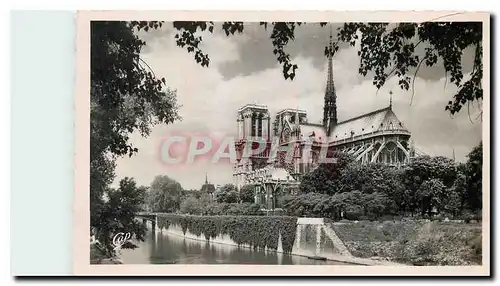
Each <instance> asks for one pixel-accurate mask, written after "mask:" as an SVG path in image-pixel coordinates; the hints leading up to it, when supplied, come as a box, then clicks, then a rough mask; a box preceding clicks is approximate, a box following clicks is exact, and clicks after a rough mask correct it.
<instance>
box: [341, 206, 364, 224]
mask: <svg viewBox="0 0 500 286" xmlns="http://www.w3.org/2000/svg"><path fill="white" fill-rule="evenodd" d="M344 217H345V218H346V219H348V220H360V219H361V218H362V217H363V209H362V208H361V207H360V206H358V205H352V206H349V207H347V208H346V211H345V213H344Z"/></svg>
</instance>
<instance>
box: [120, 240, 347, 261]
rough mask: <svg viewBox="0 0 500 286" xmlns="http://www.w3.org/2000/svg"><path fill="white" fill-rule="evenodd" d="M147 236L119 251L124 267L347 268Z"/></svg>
mask: <svg viewBox="0 0 500 286" xmlns="http://www.w3.org/2000/svg"><path fill="white" fill-rule="evenodd" d="M149 234H150V235H149V236H148V237H147V238H146V240H145V241H144V242H136V243H137V244H138V245H139V248H136V249H133V250H132V249H123V250H120V251H121V254H120V255H119V256H120V259H121V260H122V262H123V263H124V264H174V263H175V264H302V265H306V264H317V265H346V263H342V262H336V261H320V260H313V259H309V258H307V257H302V256H295V255H285V254H282V253H276V252H271V251H267V252H266V251H263V250H252V249H249V248H245V247H237V246H231V245H224V244H216V243H212V244H208V243H207V242H203V241H197V240H192V239H186V238H184V237H182V236H178V235H175V234H165V233H163V234H157V235H155V236H154V235H151V232H149Z"/></svg>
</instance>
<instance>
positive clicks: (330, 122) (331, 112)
mask: <svg viewBox="0 0 500 286" xmlns="http://www.w3.org/2000/svg"><path fill="white" fill-rule="evenodd" d="M334 51H335V47H334V44H333V35H332V30H331V26H330V43H329V45H328V47H327V48H325V55H326V56H327V57H328V74H327V80H326V89H325V106H324V111H323V126H324V128H325V130H326V132H327V134H328V135H330V134H331V132H332V130H333V128H334V127H335V125H337V94H336V92H335V84H334V82H333V53H334Z"/></svg>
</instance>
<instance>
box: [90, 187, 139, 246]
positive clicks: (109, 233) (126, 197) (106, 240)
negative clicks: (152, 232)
mask: <svg viewBox="0 0 500 286" xmlns="http://www.w3.org/2000/svg"><path fill="white" fill-rule="evenodd" d="M146 189H147V188H146V187H137V185H136V183H135V181H134V180H133V179H132V178H124V179H122V180H121V181H120V186H119V187H118V189H112V188H109V189H107V190H106V192H105V193H106V196H107V200H106V202H105V203H104V204H103V205H102V207H101V208H99V213H97V214H96V215H97V216H98V217H99V218H100V220H99V222H100V223H101V224H97V225H95V232H94V234H95V235H96V238H97V240H98V241H99V242H100V243H101V244H102V246H103V250H104V251H105V253H106V255H107V256H112V255H113V254H114V250H113V248H114V245H113V244H112V240H113V236H114V235H115V234H116V233H119V232H123V233H127V232H130V233H132V234H134V236H135V238H136V239H138V240H143V239H144V236H145V234H146V227H145V226H144V225H143V224H142V223H140V222H138V221H136V220H135V219H134V217H135V214H136V213H137V212H139V211H140V210H141V205H142V204H143V203H144V198H145V192H146ZM127 245H128V246H129V247H132V248H135V247H136V246H135V245H134V244H131V243H129V244H127Z"/></svg>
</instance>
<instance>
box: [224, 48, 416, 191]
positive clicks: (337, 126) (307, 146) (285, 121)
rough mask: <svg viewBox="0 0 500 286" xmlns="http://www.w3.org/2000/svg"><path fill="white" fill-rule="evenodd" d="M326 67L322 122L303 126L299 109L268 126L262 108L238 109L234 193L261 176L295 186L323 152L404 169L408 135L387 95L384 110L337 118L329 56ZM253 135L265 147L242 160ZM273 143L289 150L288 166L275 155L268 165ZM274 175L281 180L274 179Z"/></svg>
mask: <svg viewBox="0 0 500 286" xmlns="http://www.w3.org/2000/svg"><path fill="white" fill-rule="evenodd" d="M331 48H332V46H331V40H330V49H331ZM327 64H328V73H327V80H326V89H325V97H324V110H323V121H322V124H315V123H310V122H308V118H307V112H306V111H305V110H300V109H283V110H281V111H279V112H277V114H276V116H275V118H274V120H273V121H272V122H271V116H270V113H269V111H268V109H267V107H266V106H265V105H257V104H247V105H245V106H243V107H241V108H240V109H238V113H237V120H236V121H237V126H238V128H237V129H238V130H237V131H238V133H237V134H238V135H237V138H236V141H235V149H236V153H237V162H236V163H235V165H234V170H233V177H234V180H235V184H236V186H237V187H238V189H240V188H241V187H242V186H243V185H245V184H254V183H255V182H256V177H259V176H261V177H262V175H259V174H261V173H262V174H266V175H265V176H267V177H269V178H270V179H273V180H277V181H283V182H289V183H291V184H294V183H295V184H296V183H298V182H299V181H300V177H301V175H302V174H304V173H307V172H310V171H311V170H313V169H314V168H315V167H316V166H317V165H318V158H319V155H320V152H321V150H322V149H326V150H328V151H341V152H346V153H349V154H351V155H353V156H354V157H355V158H356V160H357V161H359V162H361V163H368V162H377V163H384V164H390V165H394V166H401V165H404V164H406V163H408V162H409V160H410V159H411V158H412V157H413V156H415V150H414V148H413V144H412V140H411V133H410V131H408V129H407V128H406V127H405V126H404V124H403V123H402V122H401V121H400V120H399V119H398V117H397V116H396V114H395V113H394V110H393V108H392V95H391V101H390V103H389V104H388V106H387V107H385V108H382V109H379V110H374V111H372V112H369V113H366V114H362V115H359V116H356V117H353V118H347V119H339V118H337V94H336V91H335V84H334V80H333V59H332V55H329V56H328V63H327ZM252 137H253V138H255V137H259V138H261V140H263V141H265V142H266V144H267V148H266V149H265V151H263V152H261V153H260V154H257V155H251V156H249V157H245V156H243V155H242V154H243V149H244V146H245V145H246V144H253V143H254V142H249V140H252V139H251V138H252ZM276 139H277V140H279V144H280V145H286V146H291V145H290V144H292V145H293V146H294V147H293V148H294V150H293V159H292V161H291V163H285V162H284V161H283V160H282V156H281V157H280V154H278V156H277V159H276V160H275V161H274V162H273V163H269V161H268V159H269V156H270V147H271V143H272V141H273V140H276ZM304 152H309V154H308V156H304V155H305V154H304ZM303 157H304V158H307V160H303ZM287 162H288V161H287ZM283 169H284V170H286V172H283ZM259 170H262V172H260V171H259ZM273 173H275V174H281V176H278V177H277V178H275V176H274V175H273ZM264 179H265V178H264ZM260 180H261V181H262V178H261V179H260Z"/></svg>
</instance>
